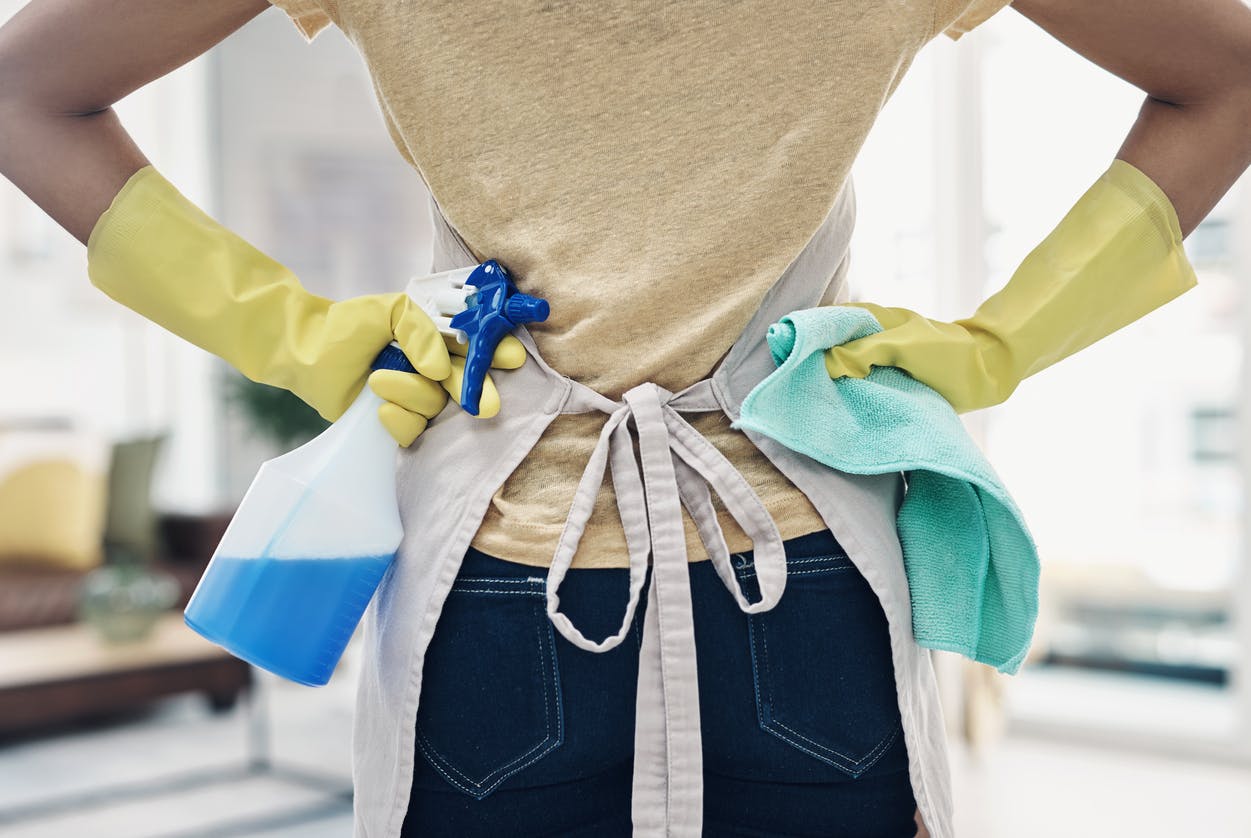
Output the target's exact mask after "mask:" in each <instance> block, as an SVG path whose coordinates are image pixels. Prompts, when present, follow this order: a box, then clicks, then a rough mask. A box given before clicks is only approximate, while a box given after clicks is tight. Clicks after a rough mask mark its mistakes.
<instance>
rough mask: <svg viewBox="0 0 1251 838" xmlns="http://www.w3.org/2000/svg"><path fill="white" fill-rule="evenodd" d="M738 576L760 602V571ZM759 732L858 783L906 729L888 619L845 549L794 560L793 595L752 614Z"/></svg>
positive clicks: (789, 590) (790, 565)
mask: <svg viewBox="0 0 1251 838" xmlns="http://www.w3.org/2000/svg"><path fill="white" fill-rule="evenodd" d="M735 565H736V567H735V571H736V573H737V575H738V578H739V583H740V585H742V586H743V590H744V593H745V594H746V595H747V597H748V598H749V599H755V598H757V597H758V594H756V593H753V590H752V589H753V588H755V589H756V590H758V586H757V585H756V584H755V569H754V567H753V565H752V564H751V562H750V560H748V559H746V557H740V560H739V561H736V562H735ZM748 629H749V631H748V642H749V644H750V647H751V658H752V670H753V678H754V681H755V693H756V695H755V698H756V715H757V719H758V721H759V724H760V727H761V728H762V729H763V730H765V731H766V732H768V733H770V734H772V735H773V736H776V737H777V738H778V739H781V740H782V741H783V742H786V743H787V744H788V745H790V746H791V747H793V748H795V749H797V750H798V751H801V752H803V753H805V754H807V755H809V756H811V757H813V758H814V759H817V760H820V761H821V762H823V763H826V764H827V765H831V766H834V767H835V768H837V769H839V770H840V771H842V772H844V773H845V774H847V775H849V776H851V777H853V778H854V777H859V776H860V775H861V774H863V773H864V772H865V771H868V770H869V769H870V768H871V767H872V766H873V765H874V764H875V763H877V761H878V760H879V759H880V758H881V757H882V755H883V754H885V753H886V752H887V751H888V750H889V749H890V746H891V745H892V744H894V742H895V739H896V738H897V737H898V736H899V735H900V733H901V731H902V726H901V721H900V715H899V703H898V697H897V694H896V691H895V673H894V664H893V658H892V655H891V648H890V635H889V631H888V627H887V623H886V615H885V613H884V612H883V611H882V607H881V604H880V603H879V601H878V598H877V595H876V594H875V593H874V592H873V590H872V588H870V587H869V585H868V583H867V582H866V581H865V579H864V577H863V576H861V575H860V572H859V571H858V570H857V569H856V567H855V565H854V564H852V562H851V559H850V558H849V557H848V556H847V553H846V552H845V551H844V550H843V549H842V548H841V547H838V546H835V548H834V549H827V550H825V551H822V552H820V553H819V554H813V555H798V556H791V555H788V556H787V579H786V590H785V591H784V593H783V594H782V598H781V599H780V600H779V601H778V604H777V605H776V606H774V607H773V608H772V609H770V610H769V611H765V612H762V613H759V614H750V615H748Z"/></svg>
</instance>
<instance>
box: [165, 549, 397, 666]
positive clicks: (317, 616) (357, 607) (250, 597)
mask: <svg viewBox="0 0 1251 838" xmlns="http://www.w3.org/2000/svg"><path fill="white" fill-rule="evenodd" d="M393 558H394V557H393V556H364V557H359V558H344V559H339V558H329V559H271V558H254V559H236V558H228V557H226V556H216V557H214V558H213V561H212V563H211V564H210V566H209V568H208V570H206V571H205V573H204V577H203V578H202V579H201V580H200V584H199V586H198V587H197V588H196V591H195V595H194V596H192V598H191V601H190V602H189V603H187V607H186V609H185V611H184V619H185V620H186V623H187V625H189V626H190V627H191V628H193V629H195V630H196V631H197V632H198V633H200V634H201V635H203V636H204V637H206V638H208V639H209V640H212V641H213V642H214V643H217V644H218V645H220V646H222V647H223V648H225V649H226V650H227V651H229V652H230V653H231V654H233V655H235V656H236V657H239V658H242V659H243V660H246V661H247V662H248V663H251V664H254V665H256V666H259V667H261V668H262V669H266V670H268V671H270V672H273V673H274V674H276V675H281V676H282V677H283V678H288V679H290V680H292V681H296V682H298V683H301V684H307V685H309V686H314V687H319V686H321V685H323V684H325V683H326V682H327V681H329V680H330V675H331V673H333V672H334V668H335V665H336V664H337V663H338V662H339V658H340V657H342V656H343V650H344V648H346V647H347V643H348V641H349V640H351V638H352V632H353V631H355V629H356V626H357V624H358V623H359V622H360V619H361V615H362V614H364V612H365V607H366V606H367V605H368V604H369V600H370V598H371V597H373V595H374V591H375V590H376V589H377V587H378V583H379V582H380V581H381V580H382V575H383V574H384V573H385V572H386V570H387V567H389V566H390V564H391V561H392V559H393Z"/></svg>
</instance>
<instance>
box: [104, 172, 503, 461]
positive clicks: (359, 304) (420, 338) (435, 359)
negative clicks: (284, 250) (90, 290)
mask: <svg viewBox="0 0 1251 838" xmlns="http://www.w3.org/2000/svg"><path fill="white" fill-rule="evenodd" d="M87 272H88V275H89V276H90V277H91V281H92V283H93V284H94V285H95V286H96V287H97V288H99V289H100V290H101V291H103V292H104V293H105V294H107V295H108V296H110V297H112V298H113V299H114V300H116V301H118V302H120V303H121V304H122V305H124V306H126V307H127V308H130V309H133V310H134V311H136V312H138V313H139V314H141V315H143V316H144V317H146V318H148V319H149V320H152V321H153V322H155V323H158V324H160V325H161V326H164V327H165V328H166V329H168V330H169V331H171V332H173V333H174V334H176V335H178V336H180V337H182V338H185V339H186V340H188V341H190V342H191V343H194V344H195V345H196V346H199V347H201V348H203V349H206V350H208V351H209V352H212V353H213V354H215V355H217V356H219V357H221V358H223V359H224V360H226V361H227V362H228V363H230V364H231V365H232V366H233V367H235V369H237V370H239V371H240V372H241V373H243V374H244V375H246V376H247V377H248V378H250V379H252V380H253V381H259V382H262V383H265V384H271V385H274V386H276V387H283V388H286V389H288V390H290V391H292V392H293V393H295V394H296V395H297V396H299V397H300V398H302V399H303V400H304V401H306V402H308V404H310V405H311V406H312V407H313V408H314V409H315V410H316V411H317V412H318V413H319V414H321V415H322V417H324V418H325V419H327V420H330V421H334V420H335V419H337V418H339V416H341V415H342V414H343V412H344V411H345V410H347V408H348V406H349V405H350V404H351V403H352V401H353V400H354V399H355V398H356V396H357V395H358V394H359V393H360V391H361V389H362V388H363V387H364V386H365V382H366V380H368V381H369V383H370V385H371V386H372V388H373V390H374V391H375V392H376V393H377V394H378V395H379V396H380V397H381V398H383V399H385V400H387V403H386V404H384V405H383V406H382V407H381V408H380V409H379V418H380V419H381V421H382V423H383V424H384V425H385V426H386V428H387V430H388V431H389V432H390V433H391V435H392V436H393V437H395V440H396V442H398V443H399V444H400V445H404V446H407V445H410V444H411V443H412V442H413V440H414V439H416V437H417V436H418V435H419V434H420V433H421V432H422V431H423V430H425V427H426V423H427V422H428V421H429V419H431V418H433V417H434V416H435V415H437V414H438V413H439V411H441V410H442V409H443V406H444V405H445V404H446V402H447V399H448V395H449V394H450V395H451V396H452V397H453V399H454V400H456V401H457V402H459V400H460V384H461V379H462V375H463V371H464V365H465V359H464V357H463V353H464V351H465V350H464V348H462V347H460V346H459V345H458V344H457V343H456V341H455V339H453V338H450V337H447V336H444V335H442V334H440V332H439V330H438V327H437V326H436V325H435V324H434V322H433V321H432V320H431V319H430V317H429V316H428V315H427V314H426V313H425V312H424V311H422V309H421V307H420V306H418V305H417V304H416V303H414V302H412V301H411V300H410V299H409V298H408V296H407V295H406V294H403V293H397V294H373V295H368V296H361V297H353V298H351V299H348V300H343V301H341V302H333V301H331V300H328V299H326V298H324V297H319V296H317V295H316V294H312V293H309V292H308V291H307V290H306V289H305V288H304V287H303V286H302V285H301V284H300V282H299V280H298V279H297V278H296V277H295V275H294V274H293V273H291V271H289V270H288V269H287V268H285V267H283V266H282V265H280V264H278V263H277V262H275V261H274V260H273V259H270V258H269V257H268V256H266V255H265V254H263V253H261V252H260V251H259V250H257V249H256V248H254V247H252V246H251V245H250V244H248V243H247V242H246V241H244V240H243V239H241V238H240V237H239V236H237V235H235V234H234V233H232V232H231V231H230V230H228V229H226V228H225V227H223V226H222V225H221V224H219V223H217V222H216V221H214V220H213V219H212V218H210V217H209V216H208V215H206V214H205V213H204V212H203V211H202V210H200V208H199V207H197V206H195V204H193V203H192V202H191V201H189V200H188V199H187V198H186V197H185V196H184V195H182V193H180V192H179V191H178V190H177V189H176V188H175V187H174V186H173V185H172V184H171V183H170V182H169V181H167V180H166V179H165V178H164V177H162V176H161V174H160V173H159V172H157V170H156V169H155V168H153V167H152V166H145V167H144V168H142V169H140V170H139V171H137V172H136V173H135V174H134V175H132V176H131V178H130V179H129V180H128V181H127V182H126V184H125V185H124V186H123V187H122V189H121V191H120V192H118V194H117V196H116V197H114V199H113V202H112V204H111V205H110V206H109V208H108V209H107V210H106V211H105V212H104V214H103V215H101V216H100V219H99V220H98V221H97V222H96V225H95V227H94V228H93V229H92V231H91V235H90V237H89V238H88V241H87ZM392 340H395V341H397V342H398V343H399V345H400V347H401V348H402V349H403V351H404V354H405V355H406V356H407V357H408V359H409V361H411V362H412V364H413V366H414V367H415V368H416V370H417V374H416V375H414V374H411V373H403V372H396V371H393V370H379V371H377V372H375V373H374V374H373V375H372V376H371V375H370V369H369V366H370V364H371V363H372V362H373V360H374V358H375V357H376V356H377V354H378V353H379V352H380V351H381V350H382V348H383V347H384V346H386V345H387V344H388V343H390V342H391V341H392ZM457 349H459V350H460V353H461V354H460V355H459V356H453V355H451V354H450V353H451V352H452V351H456V350H457ZM525 357H526V353H525V348H524V347H523V346H522V345H521V342H520V341H518V340H517V339H516V337H514V336H512V335H507V336H505V339H504V340H503V341H501V342H500V344H499V347H498V348H497V349H496V352H495V355H494V357H493V363H492V366H499V367H504V368H509V369H512V368H515V367H518V366H520V365H521V364H522V363H524V362H525ZM498 411H499V391H498V390H497V389H496V388H495V385H494V383H493V382H492V381H491V379H490V376H487V379H486V381H485V383H484V386H483V392H482V408H481V412H480V414H479V415H480V418H487V417H490V416H494V415H495V414H496V413H497V412H498Z"/></svg>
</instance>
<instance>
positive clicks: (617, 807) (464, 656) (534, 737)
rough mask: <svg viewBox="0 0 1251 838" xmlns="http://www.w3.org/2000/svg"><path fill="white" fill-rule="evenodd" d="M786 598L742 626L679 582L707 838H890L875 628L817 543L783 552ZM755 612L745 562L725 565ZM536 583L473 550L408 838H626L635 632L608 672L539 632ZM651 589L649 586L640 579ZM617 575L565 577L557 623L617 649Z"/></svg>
mask: <svg viewBox="0 0 1251 838" xmlns="http://www.w3.org/2000/svg"><path fill="white" fill-rule="evenodd" d="M786 555H787V570H788V576H787V581H786V591H785V593H784V594H783V595H782V599H781V601H780V602H779V603H778V605H777V606H776V607H775V608H773V609H772V610H770V611H766V612H764V613H761V614H753V615H747V614H744V613H742V611H740V610H739V608H738V606H737V605H736V604H735V602H734V600H733V599H732V598H731V596H730V594H729V592H728V591H726V590H725V587H724V585H723V584H722V582H721V580H720V579H719V578H718V577H717V575H716V572H715V571H714V570H713V567H712V563H711V562H707V561H701V562H697V563H693V564H691V566H690V574H691V596H692V600H693V605H694V619H695V640H696V654H697V658H698V667H699V692H700V718H701V727H702V736H703V749H704V835H707V836H731V835H733V836H780V835H785V836H804V835H813V836H817V835H819V836H850V837H851V838H875V836H882V838H902V836H912V835H913V834H914V832H915V825H914V821H913V812H914V810H915V808H916V804H915V802H914V800H913V796H912V786H911V783H910V781H909V778H908V755H907V752H906V750H905V747H904V740H903V732H902V729H901V727H900V717H899V707H898V702H897V699H896V694H895V677H894V671H893V668H892V664H891V652H890V640H889V637H888V635H887V627H886V617H885V615H884V614H883V613H882V608H881V605H880V604H879V603H878V600H877V597H876V595H875V594H874V593H873V591H872V590H871V589H870V588H869V586H868V583H866V582H865V580H864V578H863V577H862V576H861V575H860V573H859V572H858V571H857V570H856V568H855V566H854V565H853V564H852V563H851V561H850V560H849V559H848V558H847V553H846V551H844V550H843V548H842V547H841V546H840V545H839V544H838V542H837V541H836V540H835V538H834V535H833V534H832V533H831V532H830V531H829V530H825V531H822V532H816V533H810V534H808V535H804V536H800V537H799V538H794V539H791V540H789V541H787V542H786ZM733 558H734V564H735V568H736V573H737V576H738V579H739V584H740V585H742V586H743V591H744V594H745V595H746V596H747V598H748V599H749V600H752V601H754V600H757V599H759V596H760V594H759V588H758V586H757V585H756V579H755V573H754V568H753V566H752V553H751V552H747V553H739V554H735V555H734V557H733ZM545 572H546V571H545V569H543V568H534V567H528V566H525V565H520V564H517V563H515V562H508V561H503V560H501V559H498V558H495V557H492V556H488V555H486V554H485V553H482V552H480V551H478V550H474V549H472V548H471V549H470V551H469V553H468V554H467V555H466V556H465V560H464V564H463V565H462V567H461V570H460V574H459V576H458V577H457V580H456V582H455V584H454V586H453V588H452V590H451V593H450V594H449V595H448V599H447V603H446V605H445V606H444V610H443V613H442V615H441V616H440V618H439V623H438V626H437V627H436V629H435V632H434V637H433V638H432V640H431V643H430V648H429V650H428V652H427V654H426V660H425V670H424V674H423V679H422V692H421V703H420V708H419V710H418V713H417V730H416V732H415V745H416V748H417V756H416V758H415V762H416V770H415V774H414V778H413V788H412V797H411V803H410V807H409V813H408V816H407V817H406V819H405V823H404V831H403V835H404V836H406V838H407V837H408V836H421V838H433V837H434V836H458V838H470V836H493V837H494V836H540V835H543V836H594V838H627V836H629V835H630V780H631V770H632V764H633V762H632V754H633V750H634V700H635V684H636V678H637V674H638V651H639V642H640V638H641V631H642V614H643V612H644V610H645V604H646V588H645V589H644V599H643V601H641V602H640V603H639V609H638V613H637V614H636V617H635V621H634V630H633V632H632V633H631V637H629V638H627V640H626V641H625V642H623V643H622V644H621V645H619V646H617V647H616V648H614V649H612V650H610V651H608V652H603V653H598V654H597V653H595V652H587V651H584V650H581V649H578V648H577V647H575V646H573V645H572V644H570V643H569V642H568V641H566V640H565V639H564V637H562V636H561V635H560V633H559V632H556V631H555V630H554V629H553V627H552V625H551V622H550V621H549V620H548V619H547V615H546V612H545V602H544V574H545ZM649 583H650V579H649ZM627 587H628V583H627V571H626V570H625V569H624V568H621V569H617V568H613V569H597V568H586V569H575V570H571V571H570V572H569V575H568V577H567V578H566V580H565V582H564V584H563V585H562V587H561V606H562V609H563V610H564V611H565V613H566V614H568V615H569V617H570V619H571V620H573V622H574V625H576V626H578V627H579V628H580V629H581V630H582V632H583V633H584V634H585V635H586V636H587V637H588V638H591V639H594V640H598V639H600V638H603V637H605V636H607V635H609V634H612V633H614V632H615V631H616V630H617V628H618V627H619V626H620V622H621V614H622V611H623V608H624V605H625V601H626V592H627Z"/></svg>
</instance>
